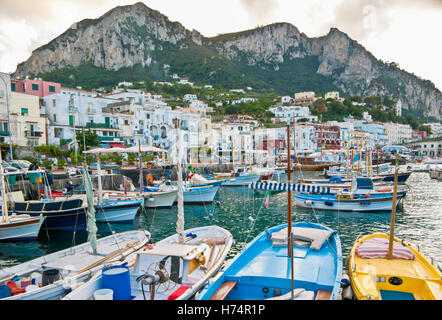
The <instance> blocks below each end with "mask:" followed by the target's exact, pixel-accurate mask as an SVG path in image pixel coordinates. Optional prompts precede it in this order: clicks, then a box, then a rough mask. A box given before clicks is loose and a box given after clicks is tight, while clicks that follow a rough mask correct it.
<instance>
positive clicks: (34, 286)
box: [25, 284, 40, 292]
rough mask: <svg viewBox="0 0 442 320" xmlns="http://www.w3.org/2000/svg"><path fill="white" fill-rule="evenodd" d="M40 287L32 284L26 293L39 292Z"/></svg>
mask: <svg viewBox="0 0 442 320" xmlns="http://www.w3.org/2000/svg"><path fill="white" fill-rule="evenodd" d="M39 288H40V287H39V286H37V285H35V284H30V285H29V286H27V287H26V289H25V290H26V292H31V291H35V290H38V289H39Z"/></svg>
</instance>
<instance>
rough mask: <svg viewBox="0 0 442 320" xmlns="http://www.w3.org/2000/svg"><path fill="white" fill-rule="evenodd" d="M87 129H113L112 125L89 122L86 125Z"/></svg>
mask: <svg viewBox="0 0 442 320" xmlns="http://www.w3.org/2000/svg"><path fill="white" fill-rule="evenodd" d="M86 127H89V128H91V127H92V128H111V125H110V123H95V122H88V123H86Z"/></svg>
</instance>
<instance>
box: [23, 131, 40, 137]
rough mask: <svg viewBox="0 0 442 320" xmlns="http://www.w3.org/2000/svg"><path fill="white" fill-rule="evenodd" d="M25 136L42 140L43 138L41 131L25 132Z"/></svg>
mask: <svg viewBox="0 0 442 320" xmlns="http://www.w3.org/2000/svg"><path fill="white" fill-rule="evenodd" d="M25 136H26V137H27V138H40V137H41V132H39V131H28V130H26V131H25Z"/></svg>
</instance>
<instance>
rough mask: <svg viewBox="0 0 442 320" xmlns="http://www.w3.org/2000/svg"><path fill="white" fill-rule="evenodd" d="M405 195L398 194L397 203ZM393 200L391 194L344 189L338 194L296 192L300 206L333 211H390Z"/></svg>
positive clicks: (296, 199)
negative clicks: (358, 192)
mask: <svg viewBox="0 0 442 320" xmlns="http://www.w3.org/2000/svg"><path fill="white" fill-rule="evenodd" d="M403 197H404V195H401V196H398V197H397V199H396V204H399V201H400V200H401V199H402V198H403ZM392 202H393V196H392V195H391V194H388V193H387V194H382V193H379V194H377V193H374V194H373V193H372V194H357V193H353V192H351V191H342V192H340V193H338V194H313V193H298V194H295V204H296V206H297V207H299V208H307V209H315V210H331V211H352V212H382V211H390V210H391V205H392Z"/></svg>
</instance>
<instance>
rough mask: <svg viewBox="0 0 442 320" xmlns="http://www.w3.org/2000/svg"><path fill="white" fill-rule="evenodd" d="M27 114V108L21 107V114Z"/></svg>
mask: <svg viewBox="0 0 442 320" xmlns="http://www.w3.org/2000/svg"><path fill="white" fill-rule="evenodd" d="M27 114H28V108H21V115H22V116H25V115H27Z"/></svg>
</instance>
